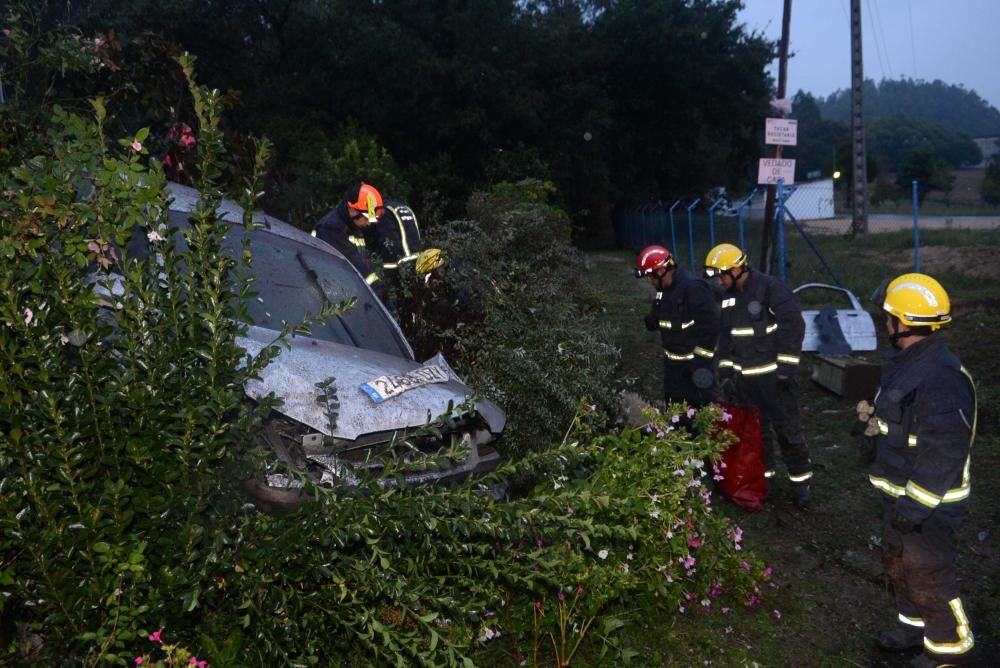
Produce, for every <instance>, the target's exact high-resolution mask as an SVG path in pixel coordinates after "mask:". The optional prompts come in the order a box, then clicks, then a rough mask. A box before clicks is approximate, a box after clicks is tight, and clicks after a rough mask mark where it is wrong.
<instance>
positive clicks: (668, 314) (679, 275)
mask: <svg viewBox="0 0 1000 668" xmlns="http://www.w3.org/2000/svg"><path fill="white" fill-rule="evenodd" d="M673 271H674V277H673V282H672V283H671V284H670V287H668V288H666V289H665V290H662V291H660V292H657V293H656V301H654V302H653V309H652V313H651V314H650V315H649V317H648V318H647V323H648V324H649V325H650V329H658V330H659V331H660V338H661V340H662V342H663V354H664V356H663V394H664V397H665V399H666V402H667V404H670V403H675V402H676V403H680V402H687V403H688V405H689V406H692V407H694V408H698V407H700V406H704V405H705V404H707V403H710V402H711V401H713V400H714V399H715V390H714V388H715V372H714V369H715V362H714V357H715V344H716V340H717V339H718V332H719V307H718V304H716V302H715V298H714V297H713V295H712V289H711V288H710V287H709V285H708V283H706V282H705V281H703V280H701V279H699V278H698V277H696V276H694V275H693V274H691V273H690V272H688V271H685V270H684V269H682V268H680V267H677V268H675V269H674V270H673Z"/></svg>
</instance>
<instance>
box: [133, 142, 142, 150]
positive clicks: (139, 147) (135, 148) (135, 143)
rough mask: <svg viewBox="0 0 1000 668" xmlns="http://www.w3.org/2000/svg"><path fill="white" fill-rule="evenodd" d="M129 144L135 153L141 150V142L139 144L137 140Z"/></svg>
mask: <svg viewBox="0 0 1000 668" xmlns="http://www.w3.org/2000/svg"><path fill="white" fill-rule="evenodd" d="M131 146H132V150H133V151H135V152H137V153H138V152H139V151H141V150H142V144H140V143H139V142H137V141H134V142H132V144H131Z"/></svg>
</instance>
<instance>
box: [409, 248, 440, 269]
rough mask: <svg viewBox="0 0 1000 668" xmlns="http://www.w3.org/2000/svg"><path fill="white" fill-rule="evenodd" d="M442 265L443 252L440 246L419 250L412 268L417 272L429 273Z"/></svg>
mask: <svg viewBox="0 0 1000 668" xmlns="http://www.w3.org/2000/svg"><path fill="white" fill-rule="evenodd" d="M443 266H444V253H443V252H442V251H441V249H440V248H428V249H426V250H422V251H420V254H419V255H417V263H416V266H415V267H414V269H416V271H417V273H418V274H429V273H431V272H432V271H434V270H435V269H438V268H440V267H443Z"/></svg>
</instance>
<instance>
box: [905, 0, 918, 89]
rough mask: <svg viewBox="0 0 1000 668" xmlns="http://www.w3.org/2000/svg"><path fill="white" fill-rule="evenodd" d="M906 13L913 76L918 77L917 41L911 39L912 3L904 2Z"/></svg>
mask: <svg viewBox="0 0 1000 668" xmlns="http://www.w3.org/2000/svg"><path fill="white" fill-rule="evenodd" d="M906 13H907V15H908V16H909V18H910V53H911V54H912V56H913V78H914V79H918V78H919V77H918V76H917V43H916V40H914V39H913V3H912V2H908V3H906Z"/></svg>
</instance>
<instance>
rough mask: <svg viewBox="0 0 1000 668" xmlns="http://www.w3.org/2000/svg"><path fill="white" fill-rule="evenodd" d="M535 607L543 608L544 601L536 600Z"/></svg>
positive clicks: (537, 608)
mask: <svg viewBox="0 0 1000 668" xmlns="http://www.w3.org/2000/svg"><path fill="white" fill-rule="evenodd" d="M535 609H536V610H541V609H542V602H541V601H535Z"/></svg>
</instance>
